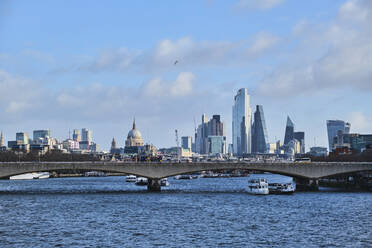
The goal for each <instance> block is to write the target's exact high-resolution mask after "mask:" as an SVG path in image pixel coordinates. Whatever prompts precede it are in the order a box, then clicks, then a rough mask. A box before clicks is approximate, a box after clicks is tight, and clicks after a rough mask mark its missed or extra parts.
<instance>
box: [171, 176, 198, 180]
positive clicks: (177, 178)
mask: <svg viewBox="0 0 372 248" xmlns="http://www.w3.org/2000/svg"><path fill="white" fill-rule="evenodd" d="M174 179H176V180H189V179H193V177H192V176H191V175H177V176H175V177H174Z"/></svg>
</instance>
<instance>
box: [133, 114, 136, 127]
mask: <svg viewBox="0 0 372 248" xmlns="http://www.w3.org/2000/svg"><path fill="white" fill-rule="evenodd" d="M134 129H136V117H134V120H133V130H134Z"/></svg>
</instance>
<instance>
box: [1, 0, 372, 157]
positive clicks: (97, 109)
mask: <svg viewBox="0 0 372 248" xmlns="http://www.w3.org/2000/svg"><path fill="white" fill-rule="evenodd" d="M248 2H250V3H251V4H247V3H248ZM260 2H262V3H264V2H266V1H260ZM268 2H271V3H272V4H258V3H259V2H258V1H253V0H252V1H238V0H236V1H231V2H223V1H201V2H199V3H191V2H182V3H173V2H171V1H168V2H167V1H164V2H162V3H151V2H150V3H148V2H142V3H141V2H138V3H125V4H124V3H120V2H112V3H111V4H109V5H110V7H109V11H107V9H106V10H103V9H104V8H102V5H101V4H100V3H99V2H90V3H89V10H90V11H88V12H83V13H82V12H81V11H77V10H79V9H85V8H86V7H87V6H86V5H87V3H83V2H73V1H67V2H65V3H64V4H63V5H62V4H59V3H45V2H41V1H33V2H32V3H29V2H27V1H24V2H22V4H20V2H11V1H3V2H2V3H1V4H0V7H1V15H0V16H1V17H0V18H1V22H2V25H1V26H0V32H1V33H4V34H6V36H4V37H5V38H4V39H3V40H2V44H1V46H0V116H1V122H0V130H3V133H4V137H5V141H6V142H5V143H7V141H9V140H14V139H15V133H17V132H22V131H24V132H28V133H29V135H31V134H32V131H33V130H39V129H50V130H52V132H53V134H54V136H55V137H56V138H58V139H61V140H63V139H65V138H67V137H68V134H69V130H71V131H73V129H75V128H77V127H87V128H89V129H90V130H92V131H93V136H94V140H95V141H96V142H97V143H98V144H100V145H101V146H102V148H103V149H105V150H109V149H110V144H111V141H112V137H115V139H116V141H117V144H118V146H124V142H125V138H126V135H127V132H128V130H129V129H130V127H131V124H132V116H136V117H137V120H138V121H137V123H138V129H140V130H141V132H142V135H143V139H144V141H145V143H153V144H154V145H156V146H157V147H171V146H175V141H174V130H175V129H177V130H179V132H180V136H193V134H194V121H193V120H194V118H195V119H199V116H201V115H202V114H203V113H208V114H217V115H220V116H221V117H222V118H223V119H224V122H225V123H226V136H227V143H231V142H232V139H231V137H232V127H231V125H230V124H229V123H231V122H232V113H231V106H232V105H233V97H234V95H235V94H236V92H237V90H239V89H240V88H247V89H248V93H249V95H250V96H251V104H250V105H251V107H252V108H253V107H254V106H256V105H262V106H263V107H264V109H265V120H266V126H267V133H268V141H269V142H275V141H277V140H279V139H280V140H282V138H283V129H284V128H285V124H286V123H285V121H286V116H287V115H289V116H291V118H292V120H293V122H294V123H295V124H296V126H297V127H299V128H300V130H301V131H304V132H305V136H306V137H305V140H306V149H307V150H308V148H309V147H311V146H314V145H316V146H324V147H328V136H327V129H326V120H337V119H340V120H344V121H347V122H350V123H352V130H351V132H353V133H370V131H371V129H372V128H371V123H372V120H371V119H372V118H371V116H372V112H371V111H372V110H371V109H370V108H369V102H368V101H369V98H370V96H371V90H372V88H371V83H370V82H371V81H372V78H371V76H370V75H371V67H370V64H372V61H371V56H369V54H371V50H372V49H371V47H370V45H369V44H370V41H371V40H372V32H370V30H369V29H368V27H369V26H368V24H369V23H370V22H371V21H372V17H371V16H372V15H371V4H370V3H368V1H362V0H360V1H358V0H335V1H330V0H327V1H320V0H319V1H311V2H301V3H299V2H297V1H293V0H292V1H291V0H287V1H268ZM142 5H146V6H148V8H146V9H144V8H142ZM106 7H107V6H106ZM169 9H172V11H169ZM293 10H296V11H293ZM187 13H194V15H192V16H190V15H188V14H187ZM66 14H67V15H68V16H69V18H68V20H66V18H65V15H66ZM97 16H100V17H101V18H97ZM139 16H141V18H139ZM180 16H181V17H182V18H180ZM102 19H104V20H105V22H100V20H102ZM62 20H63V21H62ZM165 26H166V27H167V28H159V27H165ZM66 33H67V34H69V35H68V36H67V35H66ZM20 34H22V35H20ZM25 37H26V38H25ZM358 57H364V58H365V59H363V60H359V59H357V58H358ZM345 58H347V59H345ZM175 61H177V63H175ZM346 96H347V97H346ZM150 106H151V107H150Z"/></svg>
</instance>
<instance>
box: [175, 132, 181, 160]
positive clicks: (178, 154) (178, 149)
mask: <svg viewBox="0 0 372 248" xmlns="http://www.w3.org/2000/svg"><path fill="white" fill-rule="evenodd" d="M175 134H176V146H177V160H178V161H180V157H181V154H180V150H181V149H180V142H179V140H178V130H177V129H176V130H175Z"/></svg>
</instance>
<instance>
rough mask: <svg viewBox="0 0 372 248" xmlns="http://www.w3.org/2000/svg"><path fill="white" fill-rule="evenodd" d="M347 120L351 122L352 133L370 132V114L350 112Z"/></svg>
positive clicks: (371, 121)
mask: <svg viewBox="0 0 372 248" xmlns="http://www.w3.org/2000/svg"><path fill="white" fill-rule="evenodd" d="M349 120H350V123H351V128H352V132H353V133H363V132H368V133H371V130H372V126H371V123H372V118H371V117H370V116H366V115H365V114H364V113H362V112H352V113H351V114H350V115H349Z"/></svg>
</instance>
